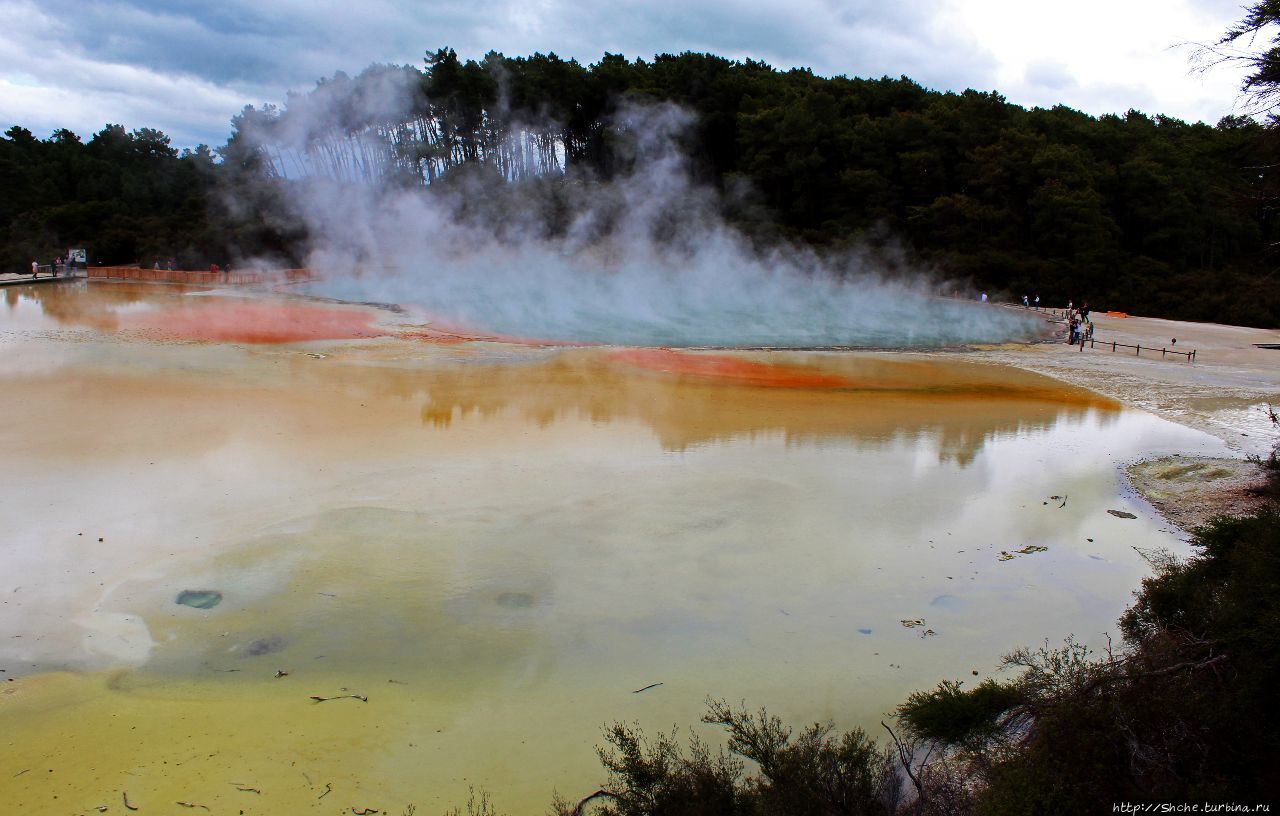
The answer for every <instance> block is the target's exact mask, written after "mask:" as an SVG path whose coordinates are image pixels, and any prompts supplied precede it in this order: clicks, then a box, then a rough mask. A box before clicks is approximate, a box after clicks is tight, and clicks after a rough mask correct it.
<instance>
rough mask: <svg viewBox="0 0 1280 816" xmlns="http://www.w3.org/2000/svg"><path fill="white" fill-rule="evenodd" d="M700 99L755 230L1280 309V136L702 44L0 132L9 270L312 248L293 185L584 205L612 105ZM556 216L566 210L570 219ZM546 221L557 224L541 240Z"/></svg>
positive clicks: (696, 124) (1016, 281)
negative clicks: (89, 126)
mask: <svg viewBox="0 0 1280 816" xmlns="http://www.w3.org/2000/svg"><path fill="white" fill-rule="evenodd" d="M668 102H669V103H675V104H676V105H679V106H681V107H682V108H683V109H685V110H687V111H689V112H691V114H692V116H691V123H690V125H689V127H688V128H687V129H686V130H685V131H684V132H682V133H681V134H680V136H679V146H680V149H681V150H682V151H683V153H684V155H685V158H686V162H687V165H688V167H689V170H690V172H691V173H692V174H693V176H694V177H695V178H696V179H697V181H699V182H700V183H703V184H705V185H707V186H708V187H709V188H711V189H713V190H715V191H716V192H718V193H719V194H720V195H719V201H720V207H721V210H722V215H723V216H724V217H726V218H727V219H729V220H730V221H731V222H733V223H734V224H735V225H736V226H737V227H739V228H740V229H741V230H742V231H743V232H744V233H745V234H747V235H748V236H752V237H756V238H759V239H760V240H766V241H778V240H781V241H790V242H795V243H800V244H804V245H811V246H816V247H819V248H827V249H833V250H838V249H840V248H841V247H845V246H853V245H857V246H872V247H876V246H883V245H886V244H889V243H893V244H899V243H900V244H902V245H903V246H905V247H906V248H907V250H908V251H909V252H910V253H911V255H912V257H913V258H914V259H915V260H916V261H917V262H918V263H920V264H923V265H927V266H930V267H934V268H937V269H939V270H940V271H941V272H942V273H943V274H944V275H946V276H948V277H950V278H952V279H956V280H961V281H964V280H968V281H971V282H972V283H973V285H974V286H975V287H978V288H982V289H987V290H990V291H992V292H993V293H1002V294H1003V295H1005V296H1007V297H1010V298H1014V299H1020V298H1021V296H1022V295H1023V294H1027V295H1031V296H1034V295H1036V294H1039V295H1040V296H1041V298H1042V301H1043V302H1049V303H1057V302H1065V301H1066V300H1068V299H1074V300H1075V301H1077V302H1079V301H1081V300H1089V301H1090V302H1091V304H1093V305H1094V306H1095V308H1098V307H1102V308H1110V309H1119V310H1124V311H1130V312H1133V313H1136V314H1148V315H1158V316H1163V317H1171V318H1180V319H1191V320H1213V321H1219V322H1227V323H1240V324H1247V325H1259V326H1274V325H1277V324H1280V276H1278V275H1276V274H1274V270H1275V264H1276V263H1278V262H1280V259H1277V258H1276V257H1275V256H1274V254H1273V253H1272V252H1271V246H1272V244H1273V242H1274V238H1275V236H1274V235H1273V231H1274V229H1275V227H1274V221H1275V218H1274V209H1275V208H1274V205H1273V195H1272V192H1273V189H1274V182H1273V180H1272V179H1271V177H1270V174H1271V169H1270V168H1271V165H1272V164H1273V162H1272V161H1271V158H1272V154H1273V153H1274V151H1275V147H1274V144H1273V142H1274V139H1273V135H1274V134H1273V131H1272V129H1271V128H1270V127H1268V126H1266V125H1264V124H1261V123H1259V122H1256V121H1255V120H1253V119H1250V118H1245V117H1232V116H1228V117H1226V118H1224V119H1223V120H1222V121H1220V122H1218V123H1217V124H1216V125H1214V126H1210V125H1207V124H1203V123H1197V124H1188V123H1186V122H1182V121H1179V120H1177V119H1173V118H1170V117H1166V116H1159V115H1156V116H1149V115H1146V114H1143V113H1140V112H1138V111H1132V110H1131V111H1129V112H1128V113H1126V114H1124V115H1123V116H1113V115H1107V116H1102V117H1093V116H1089V115H1087V114H1084V113H1081V112H1079V111H1075V110H1072V109H1070V108H1067V107H1065V106H1058V107H1055V108H1051V109H1042V108H1035V109H1030V110H1028V109H1026V108H1023V107H1021V106H1018V105H1014V104H1010V103H1009V102H1008V101H1006V100H1005V99H1004V98H1003V97H1002V96H1000V95H999V94H998V93H994V92H990V93H987V92H979V91H972V90H970V91H965V92H963V93H942V92H938V91H933V90H929V89H927V88H924V87H922V86H920V85H919V84H917V83H915V82H913V81H912V80H910V79H908V78H906V77H901V78H896V79H895V78H890V77H883V78H880V79H859V78H848V77H842V76H840V77H832V78H826V77H821V76H817V75H815V74H813V73H812V72H811V71H808V70H802V69H796V70H789V71H781V70H777V69H774V68H772V67H770V66H768V65H766V64H764V63H760V62H755V61H752V60H745V61H734V60H729V59H725V58H722V57H718V56H714V55H710V54H695V53H685V54H679V55H659V56H657V57H655V58H654V59H652V60H644V59H637V60H628V59H626V58H624V57H622V56H619V55H614V54H606V55H605V56H604V57H603V58H602V59H601V60H600V61H598V62H596V63H594V64H590V65H583V64H580V63H578V62H576V61H574V60H564V59H561V58H559V57H557V56H556V55H554V54H545V55H544V54H534V55H532V56H529V57H506V56H504V55H501V54H498V53H490V54H488V55H486V56H485V57H484V58H483V59H480V60H470V59H467V60H464V59H462V58H460V57H459V56H458V55H457V54H456V53H455V52H454V51H453V50H451V49H447V48H446V49H440V50H438V51H434V52H431V53H429V54H428V55H427V57H426V59H425V61H424V65H423V68H422V69H420V70H419V69H416V68H412V67H406V66H385V65H375V66H371V67H370V68H368V69H366V70H365V71H364V72H362V73H361V74H359V75H357V76H355V77H349V76H347V75H345V74H341V73H339V74H336V75H335V76H334V77H332V78H329V79H325V80H322V81H320V82H319V83H317V85H316V86H315V88H313V89H312V90H310V91H309V92H307V93H303V94H295V95H291V96H290V98H289V99H288V100H287V101H286V103H285V104H283V105H282V106H279V107H276V106H272V105H267V106H263V107H261V108H255V107H247V108H245V110H244V111H243V112H242V113H241V114H239V115H237V116H236V117H235V118H234V119H233V121H232V131H231V135H230V138H229V139H228V142H227V144H226V145H224V146H222V147H219V148H218V149H217V150H210V149H208V148H205V147H203V146H202V147H200V148H197V149H196V150H194V151H190V150H189V151H183V152H181V153H179V152H178V151H176V150H175V149H174V148H172V147H171V146H170V144H169V140H168V138H167V137H165V136H164V134H161V133H159V132H157V131H154V130H149V129H143V130H137V131H133V132H132V133H127V132H125V131H124V129H123V128H120V127H119V126H116V125H109V126H107V127H106V128H104V129H103V130H102V131H101V132H99V133H98V134H96V135H94V136H93V137H92V138H91V139H90V140H89V142H87V143H82V142H81V141H80V139H78V138H77V137H76V136H75V135H74V134H72V133H70V132H69V131H65V130H60V131H58V132H56V133H55V134H53V136H52V137H51V138H50V139H48V140H38V139H36V138H34V137H33V136H32V135H31V134H30V133H29V132H28V131H26V130H24V129H22V128H17V127H15V128H11V129H10V130H9V132H8V133H7V134H6V137H5V139H4V140H2V141H0V178H2V179H3V181H4V184H5V188H6V189H7V190H11V191H12V194H11V195H10V196H8V197H7V198H6V200H5V201H4V202H3V203H0V224H3V225H4V226H3V229H4V233H3V247H0V263H2V264H3V267H4V268H7V269H14V270H16V269H21V268H23V267H24V265H25V264H29V263H30V260H31V258H30V257H28V256H30V255H31V254H32V253H35V252H44V253H46V254H47V253H48V252H50V251H53V250H55V249H56V248H58V247H64V246H66V245H68V243H69V242H76V241H84V242H88V243H90V244H91V245H92V247H93V255H94V257H95V258H97V259H100V260H103V261H106V262H130V261H135V260H142V261H144V262H145V261H146V260H147V259H148V258H149V256H150V255H152V254H168V255H172V254H183V255H184V257H185V258H186V259H188V260H189V261H190V262H191V263H195V264H203V263H205V262H207V261H209V260H217V261H223V260H228V259H233V258H238V257H249V256H262V255H266V256H276V257H280V258H281V259H284V260H287V261H289V262H297V261H299V260H301V258H303V257H304V256H305V252H306V234H305V227H304V226H303V225H302V223H301V222H300V221H299V219H297V218H296V217H294V216H293V215H292V214H291V212H290V210H289V208H288V206H287V204H286V200H287V196H286V195H285V191H286V190H287V188H288V187H289V186H290V185H294V184H298V183H299V180H300V179H301V178H303V177H305V176H315V175H319V176H325V177H329V178H334V179H338V180H341V181H344V182H355V183H378V184H395V185H399V186H402V187H406V188H410V189H412V188H421V189H422V191H423V194H424V195H430V194H431V191H432V190H433V189H440V188H444V187H447V186H448V185H449V183H450V181H451V180H455V179H458V178H461V177H464V176H476V175H478V174H479V175H483V176H485V177H486V178H492V179H495V180H497V181H499V182H501V183H502V184H504V185H506V186H508V187H510V188H514V189H519V188H520V186H521V185H531V184H536V185H539V186H540V189H542V190H546V189H547V188H548V187H549V188H550V189H551V190H552V192H553V193H556V192H558V193H559V194H562V195H563V196H564V200H565V201H569V202H572V201H573V200H574V199H573V197H572V191H573V190H574V189H575V188H580V187H581V186H582V185H585V184H590V183H591V182H592V181H593V180H600V179H609V178H613V177H616V176H618V175H619V174H623V173H628V172H632V171H634V169H635V162H636V161H637V160H638V159H637V156H638V153H637V150H636V139H637V137H638V135H637V134H636V133H634V132H632V131H631V130H629V127H628V123H627V120H626V119H625V117H620V116H619V112H620V111H621V110H624V109H626V108H627V107H628V106H636V105H652V104H656V103H668ZM559 226H560V227H562V226H563V220H562V221H561V222H559ZM557 228H558V226H557V224H554V223H553V224H549V225H548V230H549V231H551V232H553V233H554V231H555V229H557Z"/></svg>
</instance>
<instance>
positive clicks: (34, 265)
mask: <svg viewBox="0 0 1280 816" xmlns="http://www.w3.org/2000/svg"><path fill="white" fill-rule="evenodd" d="M38 274H40V262H39V261H32V262H31V277H33V278H34V277H35V276H36V275H38Z"/></svg>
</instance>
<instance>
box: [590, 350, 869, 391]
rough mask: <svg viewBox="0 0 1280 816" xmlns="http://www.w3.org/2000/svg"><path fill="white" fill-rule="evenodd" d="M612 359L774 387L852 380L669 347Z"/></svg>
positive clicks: (820, 385) (841, 385)
mask: <svg viewBox="0 0 1280 816" xmlns="http://www.w3.org/2000/svg"><path fill="white" fill-rule="evenodd" d="M610 356H611V357H612V358H613V359H615V360H618V361H620V362H623V363H627V364H628V365H633V366H636V367H637V368H644V369H648V370H650V371H664V372H668V373H672V374H692V375H694V376H699V377H710V378H716V379H723V380H730V381H733V382H739V383H747V384H750V385H763V386H769V387H772V388H848V387H850V386H852V385H853V383H852V382H851V381H850V380H849V379H847V378H845V377H841V376H838V375H835V374H826V373H823V372H820V371H815V370H813V369H808V368H802V367H799V366H790V365H777V364H771V363H757V362H753V361H751V360H742V359H739V358H737V357H733V356H731V355H727V354H683V353H680V352H676V351H670V350H667V349H626V350H624V351H615V352H613V353H612V354H611V355H610Z"/></svg>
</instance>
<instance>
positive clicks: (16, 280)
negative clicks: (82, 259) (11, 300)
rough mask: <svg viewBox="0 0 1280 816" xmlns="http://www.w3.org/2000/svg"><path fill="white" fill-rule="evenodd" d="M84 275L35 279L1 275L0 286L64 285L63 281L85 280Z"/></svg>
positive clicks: (23, 276)
mask: <svg viewBox="0 0 1280 816" xmlns="http://www.w3.org/2000/svg"><path fill="white" fill-rule="evenodd" d="M83 277H84V276H83V275H76V274H71V275H41V276H40V277H38V278H33V277H31V276H30V275H0V286H21V285H24V284H32V283H62V282H63V281H69V280H77V279H83Z"/></svg>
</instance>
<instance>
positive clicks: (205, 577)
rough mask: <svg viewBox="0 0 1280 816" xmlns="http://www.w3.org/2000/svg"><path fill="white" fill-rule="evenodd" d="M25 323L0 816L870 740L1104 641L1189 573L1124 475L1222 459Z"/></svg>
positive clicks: (350, 790) (673, 392)
mask: <svg viewBox="0 0 1280 816" xmlns="http://www.w3.org/2000/svg"><path fill="white" fill-rule="evenodd" d="M6 295H8V296H9V299H10V302H9V304H8V306H7V309H6V308H5V307H0V410H2V411H3V415H4V416H5V417H6V418H7V421H6V422H5V423H4V424H3V425H2V426H0V450H3V451H4V460H5V467H4V468H3V469H0V515H2V516H3V518H4V519H5V524H4V528H5V530H6V533H5V534H4V535H3V536H2V537H0V670H3V673H0V802H2V803H5V804H6V805H8V808H9V809H10V810H12V811H13V812H23V813H28V814H41V813H49V814H65V813H92V812H95V811H94V810H93V809H94V808H96V807H97V806H100V805H106V806H108V807H109V808H110V810H109V811H108V812H124V806H123V798H122V797H123V794H124V793H126V792H127V793H128V796H129V799H130V803H131V804H133V805H136V806H139V807H142V808H144V810H143V811H142V812H153V813H154V812H162V813H169V812H183V813H187V812H191V811H190V810H189V809H186V808H183V807H181V806H178V805H176V804H175V803H176V802H179V801H182V802H188V803H195V804H201V805H205V806H207V807H208V808H209V809H210V811H211V812H213V813H229V814H236V813H239V812H243V813H245V814H279V813H309V812H315V813H335V814H336V813H339V812H350V809H351V808H352V807H355V808H357V809H360V808H366V807H367V808H377V809H379V810H382V811H384V812H388V813H393V814H399V813H403V812H404V811H405V810H406V808H408V806H409V805H411V804H412V805H416V807H417V812H418V813H436V812H443V811H444V810H445V809H447V808H448V807H450V806H453V805H459V804H462V803H464V802H465V800H466V798H467V792H468V789H469V788H470V787H472V786H475V787H477V788H483V789H485V790H487V791H488V792H489V793H490V794H491V795H492V797H493V799H494V801H495V803H496V804H497V805H498V806H499V807H500V808H501V809H502V810H504V811H507V812H510V813H515V814H526V813H541V812H544V811H545V810H546V806H547V804H548V802H549V801H550V799H551V796H552V794H553V791H556V790H558V791H560V792H561V793H562V794H564V795H565V796H567V797H569V798H577V797H578V796H581V795H583V794H585V793H587V792H590V791H591V790H594V789H595V788H596V787H597V786H598V783H599V782H601V781H603V777H602V773H601V771H600V768H599V765H598V762H597V760H596V757H595V753H594V746H595V745H596V744H598V743H599V742H600V730H601V727H602V726H603V725H604V724H606V723H608V722H610V721H612V720H627V721H638V722H640V723H641V725H642V726H644V727H645V728H647V729H649V730H651V731H652V730H657V729H668V728H670V727H671V726H672V725H675V724H680V725H682V726H684V725H689V724H693V723H696V721H697V719H698V716H699V714H700V713H701V712H702V709H703V701H704V700H705V699H706V698H707V697H708V696H712V697H720V698H726V699H729V700H731V701H738V700H743V701H746V703H747V704H748V705H750V706H759V705H763V706H767V707H768V708H769V709H770V710H771V711H772V712H774V713H776V714H778V715H780V716H782V717H784V718H785V719H787V720H790V721H792V722H796V723H803V722H806V721H811V720H814V719H827V718H830V719H832V720H834V722H835V724H836V725H837V726H838V727H841V728H849V727H854V726H861V727H865V728H868V729H871V728H878V725H877V723H878V722H879V720H880V719H882V718H883V717H884V716H885V714H886V712H888V711H890V710H891V709H892V707H893V706H894V705H895V704H896V703H898V702H900V701H901V700H902V699H903V698H904V697H905V696H906V694H908V693H909V692H910V691H912V690H915V689H918V688H922V687H927V686H931V685H933V684H934V683H936V682H937V681H938V680H940V679H943V678H968V679H972V675H971V671H972V670H975V669H976V670H978V671H979V672H980V673H981V674H982V675H983V676H985V675H986V674H987V673H989V672H991V671H993V670H994V669H995V668H996V666H997V663H998V659H999V656H1000V655H1001V654H1002V653H1003V652H1006V651H1008V650H1010V649H1012V648H1013V647H1016V646H1019V645H1023V644H1036V643H1039V642H1041V641H1042V640H1043V639H1045V638H1049V639H1051V640H1057V639H1060V638H1062V637H1064V636H1066V635H1067V634H1070V633H1074V634H1075V635H1077V636H1078V637H1080V638H1081V639H1083V640H1085V641H1087V642H1090V643H1094V644H1100V643H1103V642H1105V633H1106V632H1107V631H1113V630H1114V625H1113V622H1114V620H1115V618H1116V617H1117V615H1118V614H1119V613H1120V611H1121V610H1122V609H1123V608H1124V606H1125V604H1126V602H1127V601H1128V599H1129V597H1130V592H1131V591H1132V590H1133V589H1134V588H1135V587H1136V586H1137V583H1138V581H1139V579H1140V578H1141V576H1142V575H1144V574H1146V573H1147V567H1146V564H1145V562H1144V561H1143V560H1142V558H1141V557H1140V556H1139V555H1138V554H1137V553H1136V552H1135V550H1134V547H1138V548H1148V547H1159V546H1166V547H1172V548H1175V549H1178V548H1181V547H1182V546H1183V545H1182V544H1181V543H1180V542H1179V540H1178V538H1177V536H1175V535H1173V534H1172V533H1169V532H1166V531H1163V530H1162V529H1161V528H1162V525H1161V523H1160V522H1159V521H1158V519H1155V518H1153V517H1152V516H1151V514H1150V513H1149V512H1148V510H1147V509H1146V508H1145V506H1143V505H1141V504H1140V503H1137V502H1136V501H1134V500H1131V499H1130V498H1129V497H1127V496H1126V495H1124V493H1123V491H1122V489H1121V483H1120V477H1119V474H1118V471H1117V465H1119V464H1120V463H1123V462H1126V461H1130V460H1132V459H1135V458H1138V457H1140V456H1143V455H1146V454H1149V453H1162V452H1176V451H1188V452H1205V453H1213V452H1219V451H1220V448H1219V445H1218V443H1217V442H1215V441H1214V440H1211V439H1209V438H1208V437H1205V436H1203V435H1200V434H1197V433H1194V432H1192V431H1189V430H1186V429H1183V428H1180V427H1178V426H1175V425H1171V424H1169V423H1166V422H1163V421H1161V420H1158V419H1156V418H1154V417H1152V416H1150V415H1147V414H1144V413H1141V412H1137V411H1131V410H1126V409H1123V408H1121V407H1120V406H1119V405H1116V404H1114V403H1111V402H1108V401H1106V400H1103V399H1101V398H1098V397H1096V396H1094V395H1092V394H1090V393H1088V392H1083V391H1080V390H1077V389H1071V388H1069V387H1066V386H1063V385H1061V384H1060V383H1057V382H1055V381H1053V380H1049V379H1047V378H1043V377H1039V376H1036V375H1031V374H1027V373H1025V372H1020V371H1017V370H1015V369H1008V368H1000V367H993V366H985V365H978V364H973V363H967V362H965V361H964V360H963V358H962V356H961V355H943V356H933V357H930V356H923V355H898V354H856V355H854V354H799V353H797V354H787V355H769V354H751V355H736V356H731V357H730V358H728V359H727V361H726V360H720V358H714V359H715V360H719V362H717V363H716V365H714V366H710V367H708V366H707V365H705V360H704V361H701V362H697V363H695V364H690V363H689V361H687V360H685V359H684V358H683V357H673V358H668V357H666V356H662V355H657V356H656V357H655V356H647V357H640V358H637V357H635V356H633V355H632V356H629V355H628V354H627V353H620V352H619V351H618V350H616V349H609V348H580V349H568V348H532V347H524V346H518V345H504V344H496V343H457V344H450V345H440V344H434V343H430V342H424V341H423V340H421V339H417V338H415V337H412V336H408V335H405V334H403V333H400V332H401V330H400V329H398V328H396V327H395V326H394V324H395V323H396V322H397V321H398V320H400V319H401V318H399V317H397V316H395V315H390V314H383V315H381V316H380V317H379V318H378V321H379V322H380V324H381V325H383V326H385V327H387V329H388V331H391V332H392V336H388V337H382V338H378V339H372V340H348V341H330V342H311V343H302V344H292V345H270V346H264V345H249V344H236V343H230V342H226V343H212V342H199V343H197V342H182V341H177V340H173V339H171V338H168V339H157V338H155V337H151V336H147V335H146V334H140V333H138V332H129V331H122V330H120V329H119V327H118V325H117V324H116V323H114V322H112V321H111V320H109V319H105V318H104V316H105V317H106V318H109V317H110V316H111V315H112V314H113V313H118V312H119V311H120V310H122V309H123V310H139V309H152V310H161V311H162V310H164V309H166V308H170V307H172V306H173V304H175V303H182V302H183V299H184V298H191V297H201V298H215V299H216V298H220V297H222V296H221V295H219V294H218V293H216V292H215V293H207V292H190V291H186V290H182V289H179V288H176V287H164V286H153V287H141V286H131V287H121V286H117V285H111V284H103V285H97V284H95V285H92V286H87V287H86V286H81V287H78V288H75V287H72V288H55V287H48V288H44V289H40V290H36V289H34V288H33V289H31V290H26V291H22V290H19V291H11V292H7V293H6ZM234 302H236V301H228V303H234ZM266 302H271V301H270V300H267V301H266ZM735 361H740V362H741V363H742V365H741V366H738V365H737V362H735ZM735 366H737V367H735ZM773 371H781V372H783V375H785V376H783V375H780V376H778V377H773V378H772V379H770V378H771V377H772V375H771V374H770V372H773ZM744 372H745V373H744ZM824 378H826V379H824ZM762 382H764V383H767V384H763V385H762V384H761V383H762ZM794 382H802V383H804V382H807V383H809V385H808V386H795V385H792V384H789V383H794ZM833 383H834V384H833ZM1050 496H1066V497H1067V499H1066V503H1065V506H1062V507H1060V506H1059V505H1060V504H1061V503H1062V502H1061V500H1053V501H1050V499H1049V497H1050ZM1046 502H1047V503H1046ZM1107 509H1124V510H1130V511H1132V512H1134V513H1136V514H1137V515H1138V516H1139V518H1138V519H1136V520H1124V519H1118V518H1115V517H1113V516H1111V515H1108V514H1107V513H1106V512H1105V511H1106V510H1107ZM100 539H101V540H100ZM1088 539H1092V541H1089V540H1088ZM1028 544H1034V545H1038V546H1045V547H1048V551H1047V552H1042V553H1035V554H1031V555H1019V556H1017V557H1016V558H1014V559H1012V560H1008V561H1001V560H999V554H1000V553H1001V551H1009V552H1012V551H1014V550H1016V549H1018V548H1021V547H1023V546H1025V545H1028ZM183 590H216V591H218V592H221V593H222V597H223V600H222V601H221V603H219V604H218V605H217V606H215V607H213V608H212V609H207V610H201V609H194V608H190V607H187V606H181V605H178V604H176V603H175V599H176V597H177V595H178V594H179V593H180V592H182V591H183ZM916 618H922V619H924V620H925V621H926V626H925V627H924V628H926V629H930V630H932V631H934V632H935V633H936V634H934V635H931V636H926V637H922V628H921V627H916V628H905V627H904V626H902V624H901V621H902V620H903V619H916ZM278 671H284V672H287V675H285V676H281V677H276V676H275V675H276V673H277V672H278ZM6 680H12V682H6ZM653 683H661V685H659V686H656V687H654V688H651V689H649V690H647V691H644V692H642V693H639V694H635V693H633V692H634V691H635V690H637V689H640V688H642V687H644V686H648V685H650V684H653ZM346 694H356V695H361V696H364V697H367V701H361V700H357V699H354V698H350V697H347V698H341V699H336V700H331V701H327V702H322V703H317V702H314V701H312V700H311V699H310V698H311V696H312V695H317V696H331V695H346ZM232 783H239V784H238V786H237V785H235V784H232ZM241 788H253V789H256V790H257V791H258V792H254V791H251V790H241ZM326 791H329V792H327V793H326Z"/></svg>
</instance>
